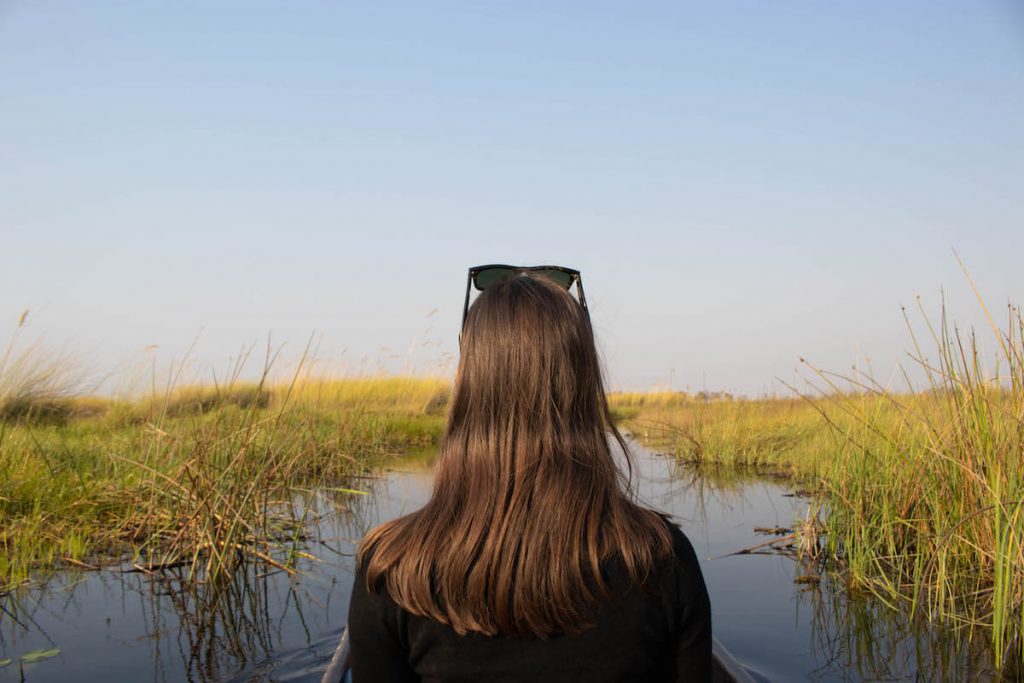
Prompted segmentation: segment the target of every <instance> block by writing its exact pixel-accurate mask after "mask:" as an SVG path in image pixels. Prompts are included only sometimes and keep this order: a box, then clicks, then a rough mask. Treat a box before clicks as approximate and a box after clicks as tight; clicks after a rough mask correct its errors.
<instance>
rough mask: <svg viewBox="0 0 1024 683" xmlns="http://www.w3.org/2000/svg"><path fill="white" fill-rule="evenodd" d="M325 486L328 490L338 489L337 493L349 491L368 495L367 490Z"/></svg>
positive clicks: (359, 494)
mask: <svg viewBox="0 0 1024 683" xmlns="http://www.w3.org/2000/svg"><path fill="white" fill-rule="evenodd" d="M325 488H326V490H328V491H338V492H339V493H351V494H354V495H358V496H368V495H370V492H369V491H360V490H359V489H343V488H338V487H336V486H327V487H325Z"/></svg>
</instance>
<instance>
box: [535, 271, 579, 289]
mask: <svg viewBox="0 0 1024 683" xmlns="http://www.w3.org/2000/svg"><path fill="white" fill-rule="evenodd" d="M537 272H538V273H540V274H541V275H543V276H544V277H546V278H547V279H549V280H554V281H555V282H557V283H558V284H560V285H562V286H563V287H565V288H566V289H569V287H570V286H572V275H571V274H570V273H566V272H564V271H561V270H539V271H537Z"/></svg>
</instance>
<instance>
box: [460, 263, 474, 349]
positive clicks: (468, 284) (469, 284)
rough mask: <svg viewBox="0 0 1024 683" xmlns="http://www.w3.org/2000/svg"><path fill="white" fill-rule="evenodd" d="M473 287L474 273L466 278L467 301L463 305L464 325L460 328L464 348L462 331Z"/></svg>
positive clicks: (464, 323)
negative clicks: (470, 291)
mask: <svg viewBox="0 0 1024 683" xmlns="http://www.w3.org/2000/svg"><path fill="white" fill-rule="evenodd" d="M472 285H473V273H472V272H471V273H469V274H468V275H467V276H466V301H465V302H464V303H463V304H462V325H460V326H459V346H460V347H461V346H462V329H463V328H464V327H465V326H466V315H467V314H468V313H469V290H470V287H472Z"/></svg>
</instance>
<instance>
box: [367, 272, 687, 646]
mask: <svg viewBox="0 0 1024 683" xmlns="http://www.w3.org/2000/svg"><path fill="white" fill-rule="evenodd" d="M609 434H610V435H611V436H612V437H614V438H615V439H616V440H617V441H618V443H619V445H620V446H621V447H622V448H623V451H624V452H627V451H626V445H625V442H624V441H623V439H622V436H621V435H620V434H619V432H618V431H617V430H616V429H615V426H614V425H613V424H612V421H611V415H610V413H609V410H608V402H607V400H606V398H605V393H604V387H603V382H602V379H601V369H600V364H599V361H598V356H597V351H596V349H595V346H594V336H593V331H592V329H591V326H590V318H589V316H588V315H587V312H586V310H584V309H583V307H582V306H580V304H579V303H577V302H576V300H575V299H574V298H573V297H572V295H571V294H569V293H568V292H566V291H565V290H564V289H562V288H560V287H559V286H558V285H557V284H555V283H553V282H551V281H550V280H547V279H546V278H544V277H541V276H536V277H531V276H517V277H513V278H509V279H507V280H505V281H503V282H501V283H499V284H496V285H494V286H492V287H490V288H488V289H487V290H485V291H484V292H483V293H482V294H481V295H480V297H479V298H478V299H477V301H476V302H475V303H474V304H473V307H472V308H471V309H470V312H469V315H468V317H467V318H466V324H465V328H464V330H463V333H462V353H461V358H460V361H459V368H458V372H457V374H456V377H455V390H454V392H453V395H452V401H451V406H450V408H449V413H448V422H447V426H446V428H445V432H444V437H443V441H442V443H441V454H440V458H439V460H438V463H437V467H436V473H435V479H434V490H433V494H432V496H431V498H430V501H429V502H428V503H427V504H426V505H425V506H424V507H423V508H422V509H420V510H418V511H417V512H414V513H412V514H410V515H406V516H405V517H401V518H399V519H396V520H393V521H390V522H387V523H385V524H382V525H381V526H378V527H377V528H376V529H374V530H373V531H371V532H370V533H369V534H368V535H367V536H366V538H365V539H364V541H363V543H362V546H361V547H360V553H359V561H360V562H363V561H364V560H365V561H367V562H368V564H367V566H366V580H367V588H368V589H369V590H371V591H376V590H379V589H380V588H381V584H382V583H383V584H384V586H385V587H386V590H387V592H388V594H389V595H390V596H391V598H392V599H393V600H394V601H395V602H396V603H397V604H399V605H400V606H401V607H403V608H405V609H406V610H407V611H409V612H411V613H413V614H417V615H421V616H425V617H429V618H431V619H434V620H436V621H440V622H443V623H447V624H449V625H451V627H452V628H453V629H454V630H455V631H456V632H458V633H460V634H465V633H470V632H476V633H484V634H487V635H496V634H501V635H505V636H536V637H542V638H543V637H549V636H553V635H555V634H558V633H576V632H579V631H581V630H583V629H585V628H587V627H588V626H590V625H591V616H592V614H593V612H592V608H593V607H594V606H596V605H597V604H598V603H600V602H602V601H607V600H610V599H612V597H613V596H612V595H611V591H610V589H609V586H608V585H607V582H606V581H605V580H604V579H603V578H602V574H601V567H602V563H603V562H605V561H607V560H609V559H611V558H619V559H620V560H621V561H622V563H623V566H624V567H625V568H626V571H627V573H628V576H629V578H630V580H631V581H632V582H633V584H635V585H642V584H643V583H644V582H645V580H646V578H647V577H648V576H649V575H650V574H651V571H652V569H653V565H654V562H655V560H656V558H657V557H660V556H663V555H667V554H669V553H671V538H670V535H669V533H668V529H667V527H666V526H665V523H664V522H663V521H662V520H661V519H660V518H659V517H658V515H657V514H656V513H655V512H653V511H652V510H648V509H646V508H644V507H641V506H639V505H637V504H636V503H634V502H633V500H632V496H631V495H630V493H629V487H628V485H627V481H626V480H625V477H624V475H623V474H622V473H621V471H620V470H619V468H618V467H617V466H616V463H615V460H614V458H613V456H612V452H611V448H610V446H609Z"/></svg>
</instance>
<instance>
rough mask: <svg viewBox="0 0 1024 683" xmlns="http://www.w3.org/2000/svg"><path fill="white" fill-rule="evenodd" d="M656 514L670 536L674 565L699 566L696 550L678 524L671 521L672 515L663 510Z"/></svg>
mask: <svg viewBox="0 0 1024 683" xmlns="http://www.w3.org/2000/svg"><path fill="white" fill-rule="evenodd" d="M657 514H658V516H659V517H660V518H661V520H662V522H663V523H664V524H665V527H666V528H667V529H668V532H669V535H670V536H671V538H672V559H673V561H674V563H675V565H676V566H680V565H682V566H686V567H691V568H692V567H697V568H699V567H700V563H699V561H698V559H697V551H696V550H694V547H693V544H692V543H691V542H690V539H689V538H688V537H687V536H686V534H685V533H684V532H683V530H682V529H681V528H680V527H679V525H678V524H676V523H675V521H673V519H672V517H670V516H669V515H667V514H665V513H663V512H658V513H657Z"/></svg>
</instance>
